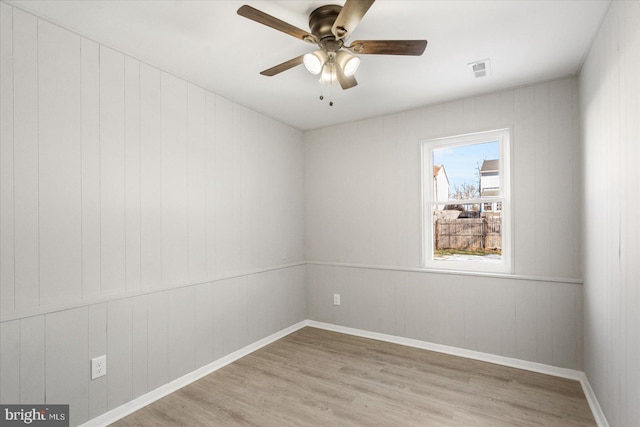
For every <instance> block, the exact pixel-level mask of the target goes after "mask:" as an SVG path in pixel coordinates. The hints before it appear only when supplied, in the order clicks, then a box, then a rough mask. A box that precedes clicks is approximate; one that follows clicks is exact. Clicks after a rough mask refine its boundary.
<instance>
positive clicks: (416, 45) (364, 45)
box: [347, 40, 427, 56]
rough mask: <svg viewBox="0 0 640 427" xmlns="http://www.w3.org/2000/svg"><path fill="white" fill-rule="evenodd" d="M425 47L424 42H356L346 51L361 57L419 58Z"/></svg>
mask: <svg viewBox="0 0 640 427" xmlns="http://www.w3.org/2000/svg"><path fill="white" fill-rule="evenodd" d="M426 47H427V41H426V40H356V41H354V42H352V43H351V46H349V47H347V49H349V50H351V51H352V52H353V53H358V54H363V55H412V56H420V55H422V53H423V52H424V50H425V48H426Z"/></svg>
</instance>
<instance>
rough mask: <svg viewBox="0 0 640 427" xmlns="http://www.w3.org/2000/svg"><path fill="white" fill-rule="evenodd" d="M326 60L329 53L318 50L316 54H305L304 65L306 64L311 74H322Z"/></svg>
mask: <svg viewBox="0 0 640 427" xmlns="http://www.w3.org/2000/svg"><path fill="white" fill-rule="evenodd" d="M326 60H327V53H326V52H325V51H324V50H322V49H318V50H316V51H314V52H311V53H307V54H305V55H304V57H303V58H302V63H303V64H304V67H305V68H306V69H307V71H308V72H310V73H311V74H320V72H321V71H322V66H323V65H324V63H325V62H326Z"/></svg>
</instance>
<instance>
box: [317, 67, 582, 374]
mask: <svg viewBox="0 0 640 427" xmlns="http://www.w3.org/2000/svg"><path fill="white" fill-rule="evenodd" d="M577 119H578V102H577V84H576V79H574V78H566V79H561V80H557V81H552V82H549V83H543V84H536V85H532V86H527V87H523V88H518V89H514V90H507V91H503V92H499V93H493V94H488V95H485V96H479V97H473V98H469V99H464V100H460V101H455V102H448V103H445V104H441V105H436V106H431V107H426V108H422V109H418V110H413V111H408V112H404V113H398V114H393V115H389V116H384V117H380V118H374V119H370V120H365V121H360V122H356V123H349V124H344V125H340V126H335V127H331V128H325V129H319V130H315V131H310V132H306V133H305V141H306V145H305V165H306V167H305V173H306V175H305V204H306V206H305V215H306V216H305V218H306V220H305V224H306V226H305V255H306V259H307V261H309V262H311V264H312V265H309V266H308V268H307V280H308V283H307V285H308V297H309V300H308V306H309V317H310V318H311V319H313V320H318V321H324V322H330V323H335V324H339V325H343V326H349V327H356V328H361V329H366V330H370V331H376V332H383V333H388V334H393V335H399V336H404V337H409V338H415V339H421V340H426V341H430V342H434V343H438V344H446V345H452V346H456V347H462V348H467V349H471V350H478V351H483V352H488V353H493V354H497V355H503V356H508V357H516V358H519V359H524V360H529V361H535V362H541V363H546V364H550V365H556V366H561V367H567V368H574V369H581V367H582V360H581V356H582V336H581V332H582V285H581V283H580V280H581V260H580V231H581V225H580V224H581V215H580V191H581V182H580V164H579V159H580V156H579V149H578V148H579V139H578V121H577ZM503 127H510V128H511V129H512V131H513V138H512V140H513V141H512V142H513V149H512V159H513V167H512V171H513V187H512V188H513V191H512V193H513V210H514V227H515V228H514V240H515V243H514V258H515V266H514V268H515V271H514V275H513V276H507V277H498V276H494V277H490V278H483V277H478V276H473V275H471V276H469V275H445V274H436V273H432V272H425V271H416V269H419V268H420V267H421V259H420V256H421V255H420V252H421V249H420V247H421V190H420V141H421V140H425V139H430V138H438V137H446V136H453V135H459V134H465V133H469V132H477V131H483V130H491V129H498V128H503ZM534 278H535V279H534ZM532 279H534V280H532ZM334 292H338V293H341V294H343V296H342V305H341V306H339V307H337V306H333V305H332V301H333V300H332V297H331V294H333V293H334Z"/></svg>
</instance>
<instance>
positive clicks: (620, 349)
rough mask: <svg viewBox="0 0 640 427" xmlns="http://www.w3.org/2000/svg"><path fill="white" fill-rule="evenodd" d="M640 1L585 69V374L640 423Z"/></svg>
mask: <svg viewBox="0 0 640 427" xmlns="http://www.w3.org/2000/svg"><path fill="white" fill-rule="evenodd" d="M639 68H640V3H639V2H634V1H614V2H612V4H611V8H610V10H609V12H608V14H607V16H606V18H605V21H604V23H603V24H602V27H601V28H600V31H599V33H598V35H597V38H596V40H595V42H594V44H593V46H592V48H591V51H590V53H589V55H588V57H587V60H586V63H585V65H584V67H583V69H582V71H581V73H580V78H579V81H580V107H581V108H580V110H581V128H582V143H583V151H584V154H583V162H584V165H585V166H584V171H585V173H584V181H585V186H584V189H585V198H584V205H583V208H584V218H585V221H584V225H585V227H584V236H585V237H584V242H585V250H584V282H585V283H584V286H585V290H584V295H585V302H584V314H585V372H586V373H587V376H588V378H589V381H590V383H591V385H592V387H593V389H594V390H595V392H596V395H597V397H598V400H599V402H600V405H601V406H602V408H603V410H604V413H605V415H606V417H607V419H608V421H609V423H610V425H611V426H613V427H624V426H634V425H640V406H638V402H640V364H639V363H638V361H640V265H639V263H638V261H639V260H640V227H639V225H638V221H637V218H636V216H637V215H638V212H640V204H639V202H638V194H639V192H638V184H639V183H640V172H639V168H638V165H640V82H639V81H638V76H639V73H638V69H639Z"/></svg>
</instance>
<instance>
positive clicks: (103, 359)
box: [91, 354, 107, 380]
mask: <svg viewBox="0 0 640 427" xmlns="http://www.w3.org/2000/svg"><path fill="white" fill-rule="evenodd" d="M105 375H107V355H106V354H103V355H102V356H98V357H96V358H93V359H91V379H92V380H95V379H96V378H100V377H104V376H105Z"/></svg>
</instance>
